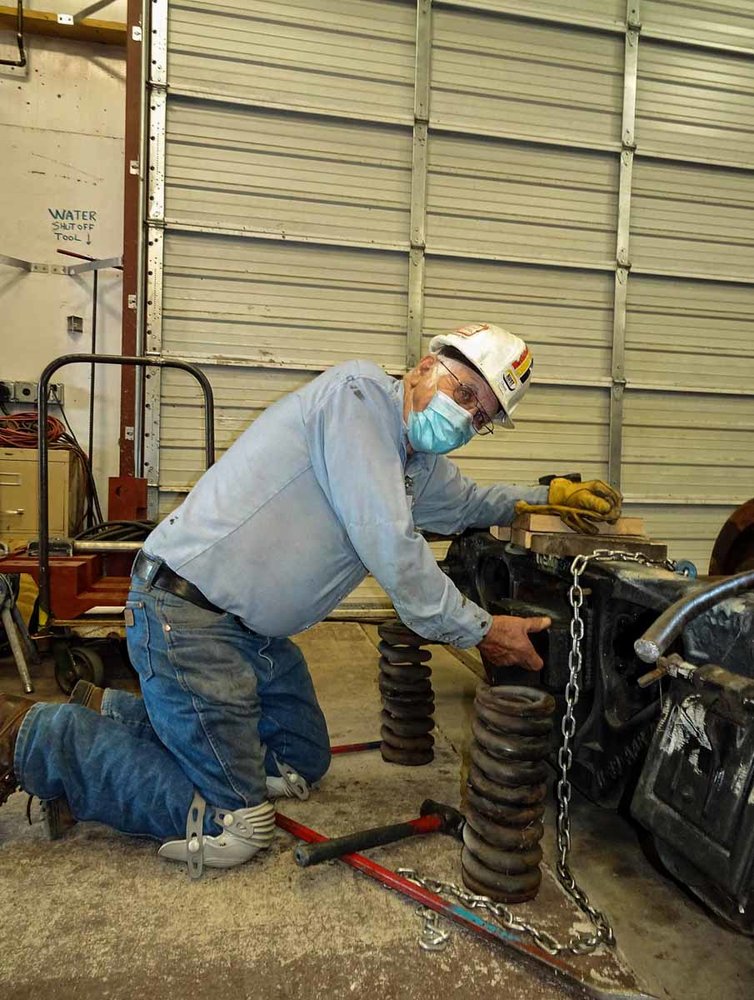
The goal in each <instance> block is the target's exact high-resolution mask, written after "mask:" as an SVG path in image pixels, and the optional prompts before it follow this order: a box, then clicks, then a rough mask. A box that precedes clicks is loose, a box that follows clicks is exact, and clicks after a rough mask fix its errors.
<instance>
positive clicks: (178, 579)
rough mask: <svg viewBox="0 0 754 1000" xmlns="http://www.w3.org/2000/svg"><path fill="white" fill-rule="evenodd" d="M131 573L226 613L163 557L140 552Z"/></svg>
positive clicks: (141, 579)
mask: <svg viewBox="0 0 754 1000" xmlns="http://www.w3.org/2000/svg"><path fill="white" fill-rule="evenodd" d="M155 567H158V568H157V570H155ZM131 575H132V576H133V577H134V579H138V580H139V581H140V582H142V583H148V584H149V585H151V586H152V587H156V588H157V589H158V590H166V591H167V592H168V593H169V594H175V596H176V597H182V598H183V599H184V601H189V602H190V603H191V604H195V605H196V606H197V607H198V608H204V610H205V611H214V612H215V614H218V615H222V614H225V612H224V611H223V609H222V608H218V606H217V605H216V604H213V603H212V601H208V600H207V598H206V597H205V596H204V594H203V593H202V592H201V590H199V588H198V587H195V586H194V585H193V583H189V582H188V580H184V579H183V577H182V576H178V574H177V573H174V572H173V571H172V569H171V568H170V567H169V566H168V565H167V564H166V563H164V562H163V561H162V560H161V559H153V558H152V557H151V556H148V555H147V554H146V552H140V553H139V554H138V556H137V557H136V560H135V561H134V565H133V569H132V570H131ZM150 576H151V579H150Z"/></svg>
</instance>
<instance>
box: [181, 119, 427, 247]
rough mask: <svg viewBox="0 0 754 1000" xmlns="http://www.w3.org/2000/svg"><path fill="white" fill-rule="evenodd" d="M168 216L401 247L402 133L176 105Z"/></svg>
mask: <svg viewBox="0 0 754 1000" xmlns="http://www.w3.org/2000/svg"><path fill="white" fill-rule="evenodd" d="M165 173H166V217H167V219H168V221H175V222H181V223H184V224H186V223H190V224H194V225H198V226H207V227H212V228H217V229H227V230H240V231H249V232H264V233H270V234H274V235H278V236H285V237H288V238H290V237H296V236H301V237H309V238H321V239H326V240H355V241H357V242H360V243H369V242H376V243H401V244H404V245H407V233H408V218H409V207H410V200H411V135H410V132H409V131H408V130H404V129H400V128H390V127H385V126H375V125H371V126H370V125H360V124H356V123H352V122H332V121H330V122H325V121H322V120H318V119H307V118H300V117H298V116H295V115H284V114H281V115H278V114H272V113H266V112H263V111H251V110H249V109H248V108H246V109H243V108H230V107H219V106H216V105H206V104H202V103H199V102H194V101H175V102H173V103H171V105H170V107H169V111H168V133H167V156H166V169H165Z"/></svg>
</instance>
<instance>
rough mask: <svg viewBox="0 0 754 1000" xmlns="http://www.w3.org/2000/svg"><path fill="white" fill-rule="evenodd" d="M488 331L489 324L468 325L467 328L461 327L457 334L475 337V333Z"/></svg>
mask: <svg viewBox="0 0 754 1000" xmlns="http://www.w3.org/2000/svg"><path fill="white" fill-rule="evenodd" d="M488 329H489V323H467V324H466V325H465V326H459V327H458V329H457V330H456V333H459V334H460V335H461V336H462V337H473V336H474V334H475V333H481V332H482V330H488Z"/></svg>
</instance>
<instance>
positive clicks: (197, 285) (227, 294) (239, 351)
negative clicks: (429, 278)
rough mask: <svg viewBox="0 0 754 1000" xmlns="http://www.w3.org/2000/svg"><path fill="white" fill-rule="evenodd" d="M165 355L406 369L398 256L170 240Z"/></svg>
mask: <svg viewBox="0 0 754 1000" xmlns="http://www.w3.org/2000/svg"><path fill="white" fill-rule="evenodd" d="M165 256H166V261H167V264H166V268H165V276H164V284H163V348H164V350H166V351H169V352H172V353H174V354H184V355H185V354H194V355H203V356H205V357H206V356H207V355H210V356H220V357H222V356H223V355H228V356H233V357H236V358H245V359H250V360H257V361H260V362H263V363H266V364H269V365H274V364H285V365H288V366H291V367H294V368H295V366H296V365H297V364H307V365H321V366H322V367H326V366H327V365H329V364H337V363H338V362H340V361H346V360H348V359H350V358H353V357H363V358H369V359H371V360H374V361H377V362H379V363H380V364H384V365H386V366H388V367H390V368H393V369H395V368H400V367H401V366H402V365H403V364H404V363H405V354H406V347H405V339H406V332H405V330H406V308H407V305H406V303H407V283H408V265H407V258H406V256H405V255H402V254H397V253H396V254H388V253H375V252H372V251H367V250H356V249H339V248H335V247H317V246H305V245H294V244H287V243H281V242H265V241H258V240H247V239H239V238H228V237H221V236H211V235H204V234H188V233H169V234H168V235H167V237H166V243H165Z"/></svg>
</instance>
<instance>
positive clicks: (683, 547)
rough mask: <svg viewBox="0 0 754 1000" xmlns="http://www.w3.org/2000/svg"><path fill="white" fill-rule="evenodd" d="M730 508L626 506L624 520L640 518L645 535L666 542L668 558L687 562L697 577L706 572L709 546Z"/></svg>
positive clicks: (686, 505) (669, 505)
mask: <svg viewBox="0 0 754 1000" xmlns="http://www.w3.org/2000/svg"><path fill="white" fill-rule="evenodd" d="M733 510H734V508H733V507H732V506H713V505H699V506H696V507H694V506H691V505H690V504H663V505H661V506H648V505H646V504H626V506H625V508H624V512H625V514H626V516H627V517H641V518H644V521H645V524H646V528H647V534H648V535H649V536H650V537H651V538H655V539H657V541H658V542H666V543H667V546H668V555H669V556H670V558H671V559H690V560H691V561H692V562H693V563H694V564H695V565H696V567H697V569H698V571H699V573H700V574H703V573H706V572H707V570H708V568H709V560H710V556H711V554H712V545H713V543H714V540H715V538H716V537H717V535H718V532H719V531H720V529H721V528H722V526H723V525H724V524H725V522H726V521H727V519H728V517H729V516H730V515H731V514H732V512H733Z"/></svg>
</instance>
